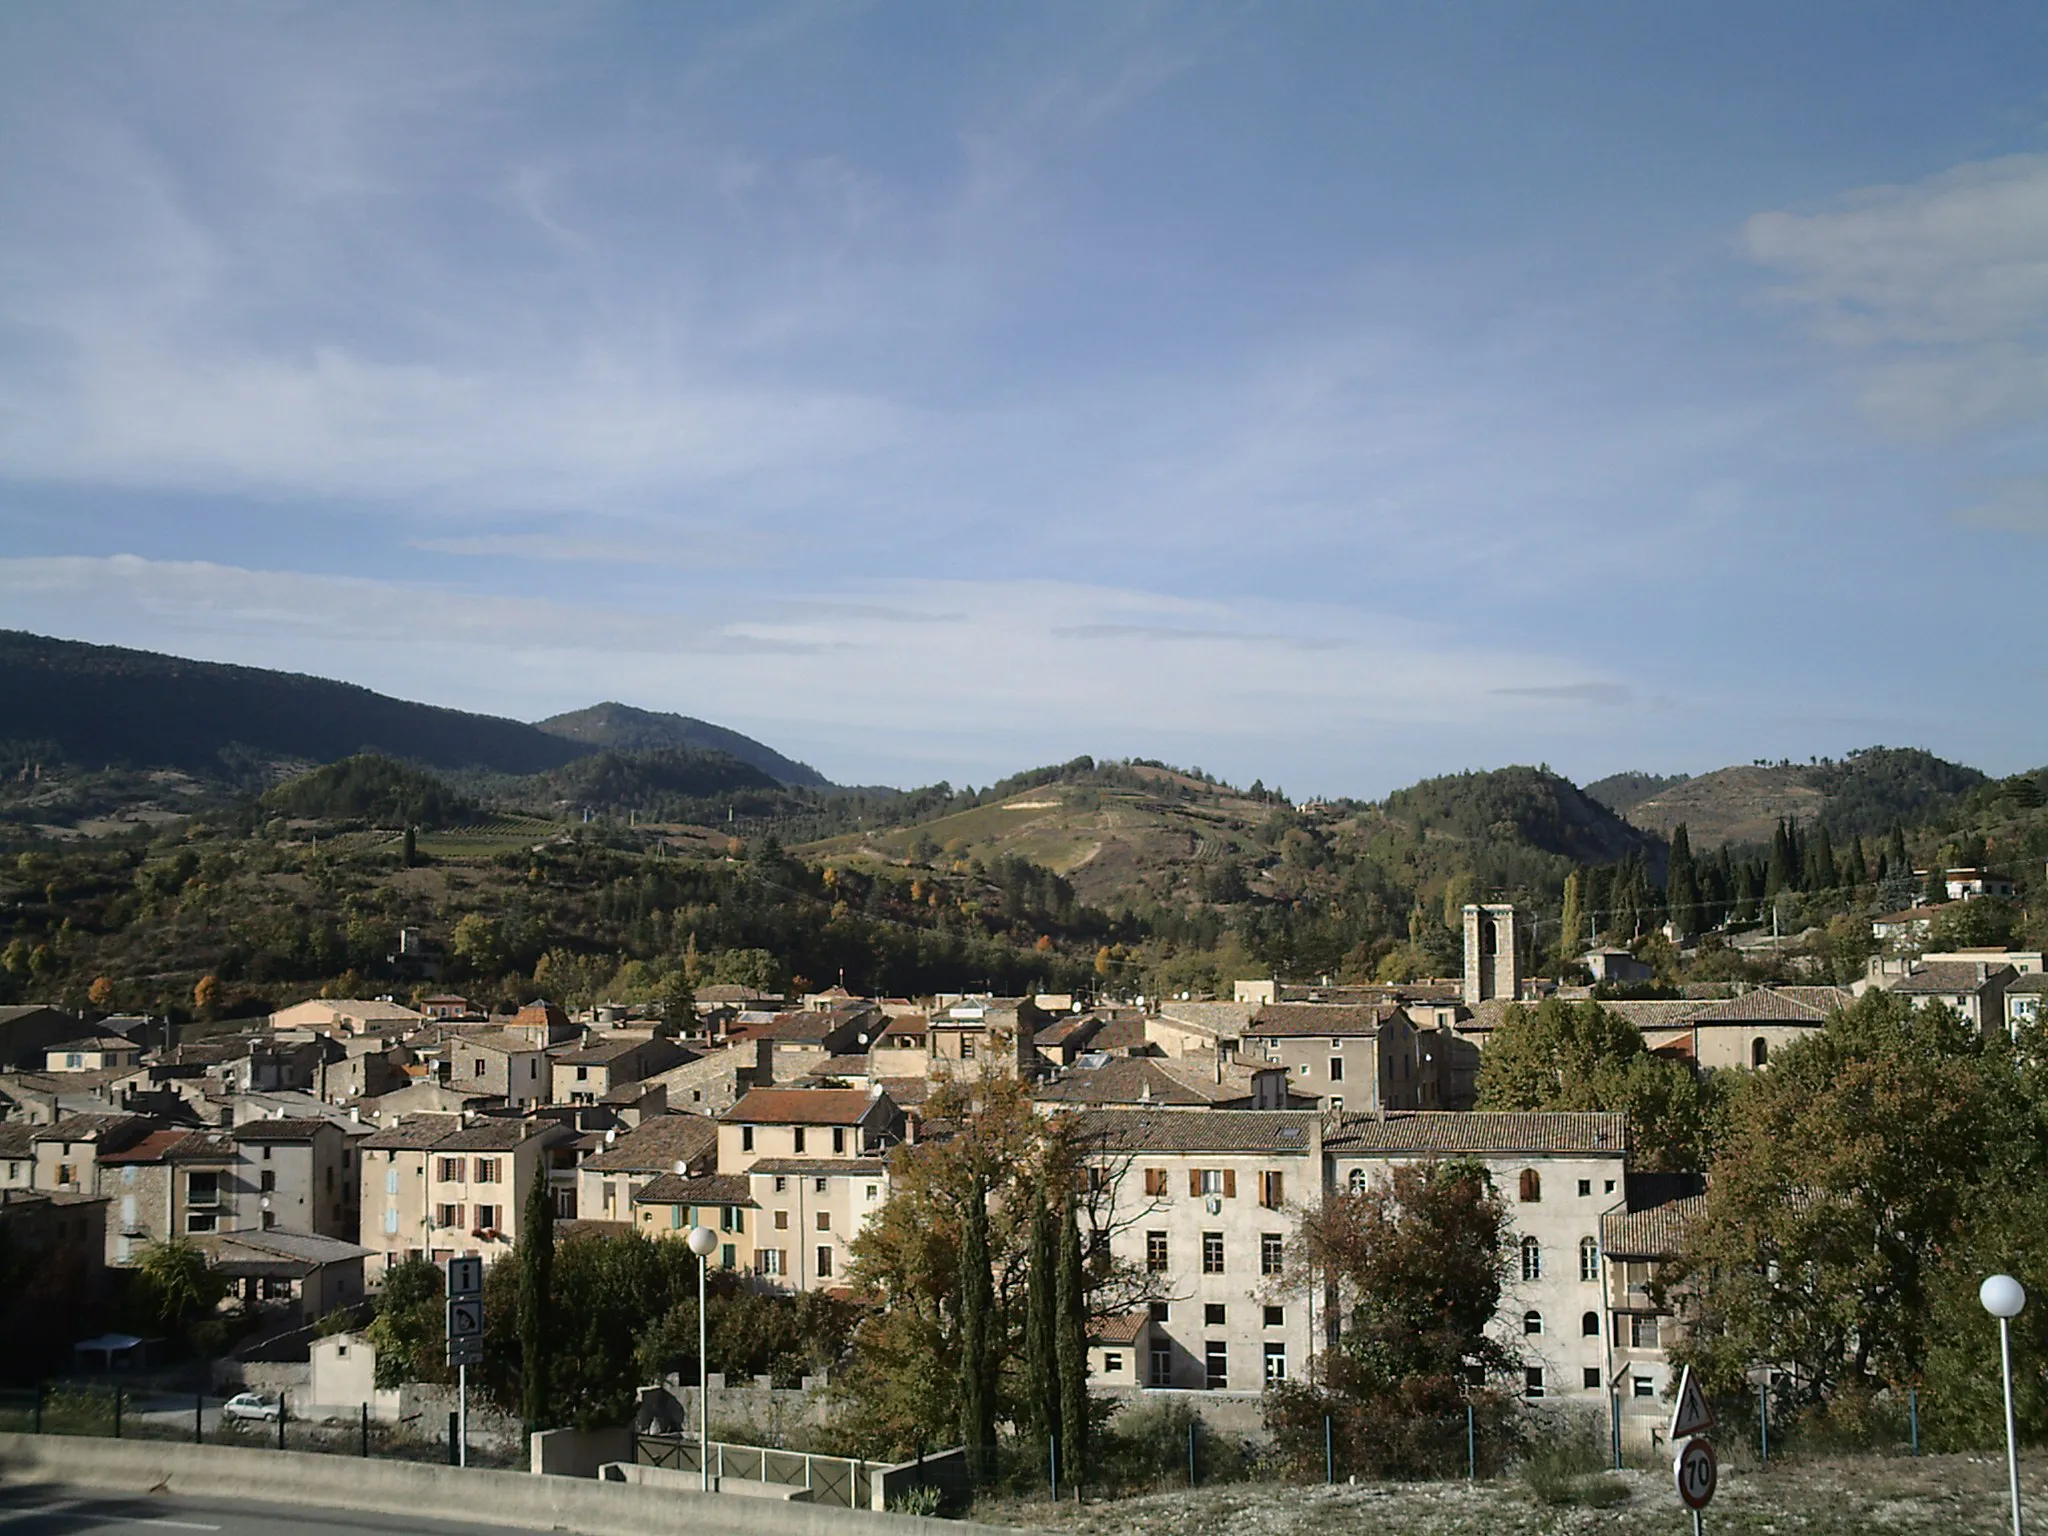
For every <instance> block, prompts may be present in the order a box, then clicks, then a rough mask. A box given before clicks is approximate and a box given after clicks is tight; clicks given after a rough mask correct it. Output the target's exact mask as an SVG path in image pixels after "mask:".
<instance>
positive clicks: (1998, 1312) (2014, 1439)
mask: <svg viewBox="0 0 2048 1536" xmlns="http://www.w3.org/2000/svg"><path fill="white" fill-rule="evenodd" d="M1977 1299H1978V1300H1979V1301H1981V1302H1983V1303H1984V1310H1985V1311H1986V1312H1989V1313H1990V1314H1991V1315H1992V1316H1993V1317H1995V1318H1997V1319H1998V1359H1999V1364H2000V1365H2001V1366H2002V1367H2003V1368H2004V1372H2005V1475H2006V1479H2007V1481H2008V1482H2010V1483H2011V1484H2012V1536H2025V1533H2024V1532H2023V1531H2022V1530H2021V1528H2020V1441H2019V1434H2018V1431H2017V1429H2016V1428H2015V1427H2014V1424H2013V1417H2012V1320H2013V1319H2014V1318H2016V1317H2018V1316H2019V1315H2020V1309H2021V1308H2022V1307H2024V1306H2025V1305H2026V1304H2027V1288H2026V1287H2025V1286H2023V1285H2021V1284H2020V1283H2019V1281H2017V1280H2015V1279H2013V1277H2012V1276H2011V1275H1993V1276H1992V1277H1991V1278H1990V1279H1988V1280H1986V1281H1985V1282H1984V1283H1983V1284H1982V1285H1980V1286H1978V1287H1977Z"/></svg>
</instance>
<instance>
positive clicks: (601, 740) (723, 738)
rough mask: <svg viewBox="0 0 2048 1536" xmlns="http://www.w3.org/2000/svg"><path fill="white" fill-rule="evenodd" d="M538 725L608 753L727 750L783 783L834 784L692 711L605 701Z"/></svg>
mask: <svg viewBox="0 0 2048 1536" xmlns="http://www.w3.org/2000/svg"><path fill="white" fill-rule="evenodd" d="M539 729H541V730H543V731H546V732H547V733H548V734H549V735H551V736H559V737H561V738H562V739H563V740H565V741H577V742H582V743H583V744H584V745H585V746H586V747H596V748H601V749H603V750H605V751H609V752H649V751H654V750H656V749H659V748H664V747H682V748H687V749H688V750H690V751H693V752H723V753H724V754H725V755H726V756H727V757H735V758H738V759H739V760H740V761H741V762H743V763H746V764H748V765H749V766H751V767H754V768H758V769H760V770H761V772H763V773H765V774H767V775H768V777H769V778H771V779H773V780H774V781H775V782H776V783H778V784H790V785H796V786H798V787H801V788H805V789H829V788H830V787H831V781H830V780H828V779H827V778H826V777H825V775H823V774H822V773H820V772H818V770H817V769H815V768H813V767H812V766H811V765H810V764H809V763H799V762H797V761H796V760H795V759H794V758H788V757H784V756H783V755H782V754H781V753H780V752H777V751H776V750H775V749H774V748H773V747H770V746H765V745H763V744H762V743H761V742H758V741H756V740H754V738H753V737H751V736H742V735H741V734H740V733H739V732H738V731H729V730H727V729H726V728H725V727H724V726H722V725H713V724H711V723H710V722H709V721H708V720H694V719H692V718H691V717H690V716H688V715H675V714H658V713H656V712H655V711H653V710H648V709H635V708H634V707H633V706H632V705H630V704H619V703H614V702H612V701H611V700H606V701H605V702H604V703H602V704H593V705H591V706H590V708H588V709H578V710H572V711H571V712H570V713H568V714H566V715H554V716H551V717H550V718H548V719H546V720H543V721H541V722H540V723H539Z"/></svg>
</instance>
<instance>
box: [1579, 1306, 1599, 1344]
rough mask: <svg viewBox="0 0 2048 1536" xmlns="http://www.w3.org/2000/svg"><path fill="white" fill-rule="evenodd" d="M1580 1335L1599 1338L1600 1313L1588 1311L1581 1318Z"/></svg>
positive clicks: (1583, 1337)
mask: <svg viewBox="0 0 2048 1536" xmlns="http://www.w3.org/2000/svg"><path fill="white" fill-rule="evenodd" d="M1579 1337H1580V1338H1582V1339H1597V1338H1599V1337H1600V1314H1599V1313H1598V1312H1588V1313H1586V1314H1585V1315H1584V1316H1583V1317H1581V1318H1580V1319H1579Z"/></svg>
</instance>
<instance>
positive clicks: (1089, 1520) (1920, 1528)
mask: <svg viewBox="0 0 2048 1536" xmlns="http://www.w3.org/2000/svg"><path fill="white" fill-rule="evenodd" d="M1614 1476H1615V1478H1616V1479H1617V1480H1618V1481H1620V1482H1621V1483H1623V1484H1624V1485H1625V1486H1626V1488H1627V1490H1628V1498H1627V1500H1626V1502H1623V1503H1621V1504H1618V1505H1616V1506H1614V1507H1612V1508H1608V1509H1594V1508H1583V1507H1581V1508H1549V1507H1545V1506H1543V1505H1541V1504H1538V1503H1537V1502H1536V1500H1535V1499H1534V1498H1533V1497H1532V1496H1531V1494H1530V1493H1529V1491H1528V1489H1527V1488H1526V1487H1525V1486H1524V1485H1523V1484H1522V1483H1520V1482H1519V1481H1516V1480H1513V1479H1505V1478H1504V1479H1501V1480H1499V1481H1496V1482H1485V1483H1478V1484H1468V1483H1395V1484H1372V1485H1359V1486H1356V1487H1349V1486H1339V1487H1336V1488H1326V1487H1322V1486H1319V1485H1310V1486H1299V1485H1293V1484H1282V1483H1229V1484H1221V1485H1218V1486H1215V1487H1210V1488H1200V1489H1193V1490H1189V1489H1180V1490H1178V1491H1168V1492H1162V1493H1154V1494H1147V1495H1143V1496H1140V1497H1136V1498H1126V1499H1105V1500H1102V1501H1100V1502H1091V1503H1088V1504H1084V1505H1078V1506H1077V1505H1074V1504H1061V1505H1059V1506H1058V1507H1057V1508H1056V1509H1055V1508H1054V1507H1053V1506H1051V1505H1048V1504H1047V1503H1046V1502H1044V1501H1043V1500H1040V1501H1038V1502H1036V1503H1029V1502H1023V1501H1008V1500H1006V1501H1001V1502H993V1503H991V1502H984V1503H982V1504H980V1505H978V1506H976V1508H975V1511H974V1516H973V1518H975V1519H977V1520H983V1521H988V1522H991V1523H994V1524H1000V1525H1017V1526H1031V1527H1036V1528H1038V1529H1040V1530H1060V1531H1071V1532H1074V1533H1076V1536H1353V1533H1356V1536H1380V1533H1383V1532H1384V1533H1388V1536H1393V1533H1399V1536H1501V1533H1507V1532H1516V1533H1519V1532H1532V1533H1535V1532H1541V1533H1545V1536H1549V1533H1566V1532H1574V1533H1575V1532H1601V1533H1607V1536H1653V1533H1654V1536H1682V1533H1685V1532H1689V1531H1690V1529H1691V1526H1690V1524H1689V1523H1688V1520H1687V1516H1686V1512H1685V1509H1684V1507H1683V1506H1682V1505H1681V1504H1680V1503H1679V1502H1678V1495H1677V1492H1676V1491H1675V1490H1674V1488H1673V1487H1672V1485H1671V1483H1670V1481H1669V1479H1668V1477H1663V1476H1652V1475H1650V1474H1648V1473H1644V1472H1623V1473H1618V1474H1614ZM2021 1476H2022V1480H2023V1486H2022V1494H2023V1497H2024V1499H2025V1504H2026V1512H2027V1524H2028V1526H2029V1527H2030V1528H2033V1529H2042V1530H2048V1474H2044V1473H2043V1472H2041V1471H2031V1472H2030V1471H2029V1470H2028V1469H2027V1468H2026V1467H2025V1465H2024V1463H2023V1464H2022V1468H2021ZM2010 1528H2011V1514H2010V1506H2009V1504H2008V1502H2007V1497H2006V1483H2005V1463H2004V1461H2003V1460H1999V1459H1993V1458H1987V1457H1973V1456H1924V1457H1920V1458H1917V1459H1912V1458H1896V1459H1894V1458H1882V1457H1843V1458H1840V1459H1825V1458H1816V1459H1813V1460H1808V1461H1801V1462H1797V1463H1790V1464H1788V1463H1782V1462H1781V1463H1778V1464H1776V1465H1774V1466H1772V1467H1770V1468H1768V1469H1766V1470H1741V1469H1732V1470H1731V1469H1727V1468H1724V1469H1723V1470H1722V1474H1721V1484H1720V1489H1719V1491H1718V1492H1717V1493H1716V1495H1715V1498H1714V1502H1713V1505H1712V1506H1711V1507H1710V1508H1709V1509H1708V1511H1707V1516H1706V1529H1707V1531H1708V1533H1709V1536H1724V1533H1727V1536H1735V1533H1741V1536H1764V1533H1771V1536H1838V1533H1839V1536H1851V1533H1854V1536H1866V1533H1870V1532H1883V1533H1886V1536H1922V1533H1925V1536H1936V1533H1940V1536H1966V1533H1978V1532H1981V1533H1984V1536H1998V1533H2000V1532H2005V1531H2008V1530H2010Z"/></svg>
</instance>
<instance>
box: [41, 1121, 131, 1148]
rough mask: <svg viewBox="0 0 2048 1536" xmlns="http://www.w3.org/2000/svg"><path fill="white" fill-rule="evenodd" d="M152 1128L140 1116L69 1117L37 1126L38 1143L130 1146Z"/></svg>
mask: <svg viewBox="0 0 2048 1536" xmlns="http://www.w3.org/2000/svg"><path fill="white" fill-rule="evenodd" d="M151 1129H152V1125H151V1122H150V1121H149V1120H147V1119H145V1118H144V1117H143V1116H141V1115H66V1116H65V1117H64V1118H63V1119H62V1120H59V1121H58V1122H57V1123H56V1124H55V1125H39V1126H37V1127H36V1132H35V1139H36V1140H37V1141H97V1142H99V1143H100V1144H101V1145H102V1146H114V1145H117V1144H118V1145H122V1146H126V1145H131V1144H132V1143H133V1142H135V1141H138V1140H140V1139H141V1138H142V1137H143V1136H144V1135H146V1134H148V1132H149V1131H150V1130H151Z"/></svg>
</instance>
